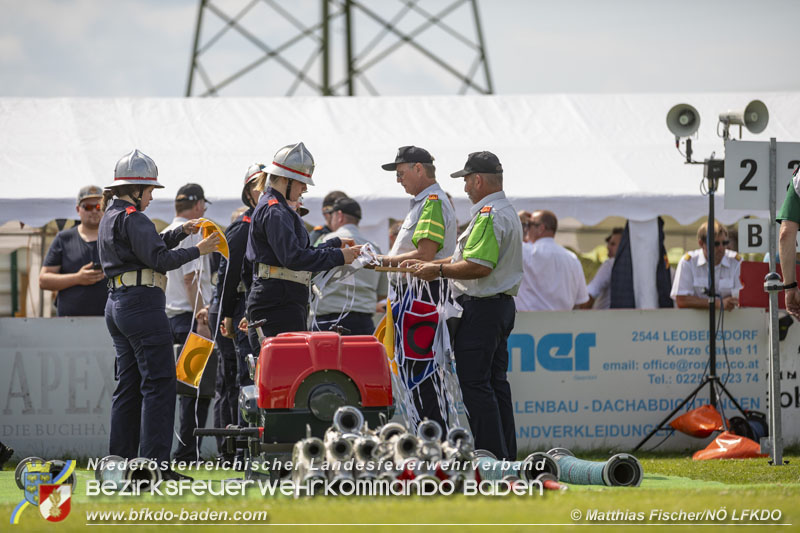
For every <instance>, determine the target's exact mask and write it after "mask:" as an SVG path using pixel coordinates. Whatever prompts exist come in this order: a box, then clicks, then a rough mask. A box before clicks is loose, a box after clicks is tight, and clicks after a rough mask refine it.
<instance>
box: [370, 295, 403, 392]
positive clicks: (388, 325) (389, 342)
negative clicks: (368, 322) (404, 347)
mask: <svg viewBox="0 0 800 533" xmlns="http://www.w3.org/2000/svg"><path fill="white" fill-rule="evenodd" d="M375 337H376V338H377V339H378V340H379V341H381V342H382V343H383V347H384V348H385V349H386V357H388V358H389V365H390V366H391V367H392V372H393V373H394V375H395V376H396V375H398V373H397V362H396V361H395V360H394V318H392V302H391V301H390V300H389V298H386V314H385V315H384V316H383V319H382V320H381V322H380V324H378V328H377V329H376V330H375Z"/></svg>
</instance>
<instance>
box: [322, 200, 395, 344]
mask: <svg viewBox="0 0 800 533" xmlns="http://www.w3.org/2000/svg"><path fill="white" fill-rule="evenodd" d="M360 220H361V206H360V205H358V202H356V201H355V200H353V199H352V198H347V197H344V198H339V199H338V200H336V201H335V202H334V203H333V205H332V206H330V218H329V219H328V227H329V228H330V229H331V230H332V231H331V232H330V233H327V234H325V235H323V236H322V237H321V239H322V242H325V241H328V240H330V239H333V238H335V237H339V238H340V239H353V241H355V243H356V244H371V245H372V247H373V248H374V249H375V251H376V252H377V253H380V249H378V246H377V245H376V244H375V243H373V242H370V241H368V240H367V239H366V237H364V236H363V235H362V234H361V231H360V230H359V229H358V223H359V221H360ZM388 285H389V282H388V279H387V277H386V276H385V275H383V274H381V273H380V272H375V271H374V270H371V269H363V268H362V269H361V270H359V271H358V272H356V273H355V274H354V275H353V282H352V283H351V282H350V281H343V282H341V283H335V284H332V285H331V286H328V287H325V289H324V291H323V293H322V298H321V299H320V302H319V306H318V307H317V319H316V320H317V325H318V326H319V328H320V329H321V330H323V331H327V330H328V329H330V327H331V326H336V325H339V326H342V327H344V328H347V329H348V330H349V331H350V333H349V334H350V335H372V334H373V333H374V332H375V324H374V322H373V320H372V315H374V314H375V307H376V305H377V303H378V300H379V299H385V298H386V293H387V291H388ZM343 310H347V311H348V313H347V316H345V317H344V318H341V320H340V316H341V315H342V312H343Z"/></svg>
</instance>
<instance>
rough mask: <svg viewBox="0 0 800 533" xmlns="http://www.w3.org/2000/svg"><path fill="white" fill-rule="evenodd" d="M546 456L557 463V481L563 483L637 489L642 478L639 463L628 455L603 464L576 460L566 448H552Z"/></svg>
mask: <svg viewBox="0 0 800 533" xmlns="http://www.w3.org/2000/svg"><path fill="white" fill-rule="evenodd" d="M547 454H548V455H550V456H552V457H554V458H555V460H556V461H557V462H558V466H559V467H560V468H561V474H560V475H559V476H558V480H559V481H563V482H564V483H574V484H576V485H606V486H609V487H638V486H639V485H640V484H641V482H642V477H643V476H644V471H643V470H642V465H641V463H639V460H638V459H636V457H634V456H633V455H631V454H629V453H618V454H616V455H614V456H612V457H611V458H610V459H608V460H607V461H605V462H595V461H586V460H583V459H578V458H577V457H575V456H574V455H573V453H572V452H571V451H569V450H567V449H566V448H553V449H552V450H550V451H548V452H547Z"/></svg>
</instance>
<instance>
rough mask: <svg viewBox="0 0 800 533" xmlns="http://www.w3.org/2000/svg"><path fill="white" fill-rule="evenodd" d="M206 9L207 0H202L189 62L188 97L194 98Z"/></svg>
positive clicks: (198, 10)
mask: <svg viewBox="0 0 800 533" xmlns="http://www.w3.org/2000/svg"><path fill="white" fill-rule="evenodd" d="M205 7H206V0H200V7H199V8H198V9H197V25H196V26H195V27H194V43H193V44H192V59H191V61H189V81H188V82H187V83H186V96H192V79H193V78H194V66H195V62H196V61H197V43H198V42H199V41H200V26H201V25H202V23H203V11H205Z"/></svg>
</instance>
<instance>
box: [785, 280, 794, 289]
mask: <svg viewBox="0 0 800 533" xmlns="http://www.w3.org/2000/svg"><path fill="white" fill-rule="evenodd" d="M796 287H797V282H796V281H793V282H791V283H788V284H786V285H784V286H783V290H787V289H794V288H796Z"/></svg>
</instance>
